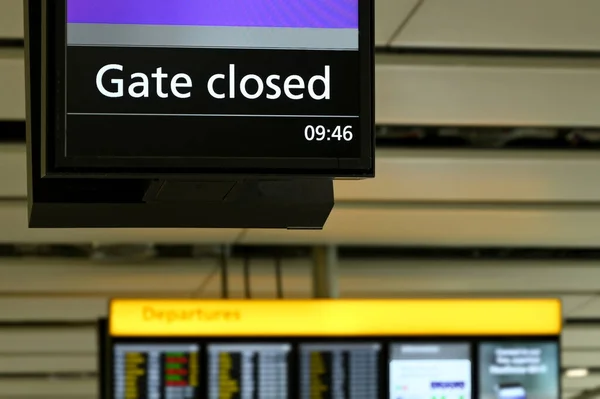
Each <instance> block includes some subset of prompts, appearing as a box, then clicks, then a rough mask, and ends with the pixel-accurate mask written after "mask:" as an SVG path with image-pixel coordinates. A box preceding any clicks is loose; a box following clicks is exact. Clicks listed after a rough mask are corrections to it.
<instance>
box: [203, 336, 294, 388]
mask: <svg viewBox="0 0 600 399" xmlns="http://www.w3.org/2000/svg"><path fill="white" fill-rule="evenodd" d="M291 348H292V347H291V345H290V344H212V345H208V359H209V360H208V369H209V371H208V381H209V382H208V384H209V394H208V399H286V398H288V397H289V381H288V372H289V371H288V370H289V369H288V364H289V353H290V351H291Z"/></svg>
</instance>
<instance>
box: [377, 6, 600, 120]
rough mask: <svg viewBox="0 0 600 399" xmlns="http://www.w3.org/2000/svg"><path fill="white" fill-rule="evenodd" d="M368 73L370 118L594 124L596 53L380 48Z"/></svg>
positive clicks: (598, 76)
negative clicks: (471, 53) (383, 51)
mask: <svg viewBox="0 0 600 399" xmlns="http://www.w3.org/2000/svg"><path fill="white" fill-rule="evenodd" d="M478 1H480V2H481V3H482V4H483V2H482V1H481V0H478ZM451 3H453V1H450V2H448V4H451ZM599 4H600V3H599ZM599 37H600V36H599ZM376 77H377V79H376V81H375V91H376V93H377V109H376V120H377V123H378V124H384V125H395V124H399V125H438V126H444V125H463V126H473V125H475V126H477V125H479V126H504V127H506V126H520V127H524V126H535V127H540V126H546V127H550V126H558V127H566V126H568V127H576V126H580V127H581V126H583V127H589V126H600V113H598V111H597V108H596V104H598V103H600V63H599V62H598V61H597V60H593V61H590V60H576V59H568V60H558V59H519V58H503V57H496V58H489V57H455V56H409V55H387V56H380V57H378V58H377V63H376Z"/></svg>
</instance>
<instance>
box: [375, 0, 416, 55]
mask: <svg viewBox="0 0 600 399" xmlns="http://www.w3.org/2000/svg"><path fill="white" fill-rule="evenodd" d="M418 2H419V0H375V45H376V46H385V45H388V44H389V43H390V42H391V41H392V39H393V38H394V33H396V31H397V30H398V28H399V27H400V25H401V24H402V22H403V21H405V20H406V19H407V18H408V16H409V14H410V12H411V11H412V10H413V8H414V7H415V6H416V5H417V3H418Z"/></svg>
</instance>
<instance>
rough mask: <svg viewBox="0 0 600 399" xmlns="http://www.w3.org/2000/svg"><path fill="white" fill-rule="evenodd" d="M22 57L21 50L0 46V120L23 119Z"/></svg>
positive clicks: (23, 71)
mask: <svg viewBox="0 0 600 399" xmlns="http://www.w3.org/2000/svg"><path fill="white" fill-rule="evenodd" d="M4 1H6V0H2V1H0V3H2V2H4ZM0 14H1V12H0ZM0 26H2V20H1V19H0ZM23 57H24V54H23V50H18V49H2V48H0V120H24V119H25V62H24V60H23Z"/></svg>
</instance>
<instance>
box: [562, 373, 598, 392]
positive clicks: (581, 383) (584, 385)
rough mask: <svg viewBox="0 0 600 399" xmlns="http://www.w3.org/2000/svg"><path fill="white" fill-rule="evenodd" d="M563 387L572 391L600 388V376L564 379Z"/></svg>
mask: <svg viewBox="0 0 600 399" xmlns="http://www.w3.org/2000/svg"><path fill="white" fill-rule="evenodd" d="M562 387H563V389H568V390H570V391H572V390H584V389H592V388H596V387H600V375H590V376H589V377H583V378H563V380H562Z"/></svg>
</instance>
